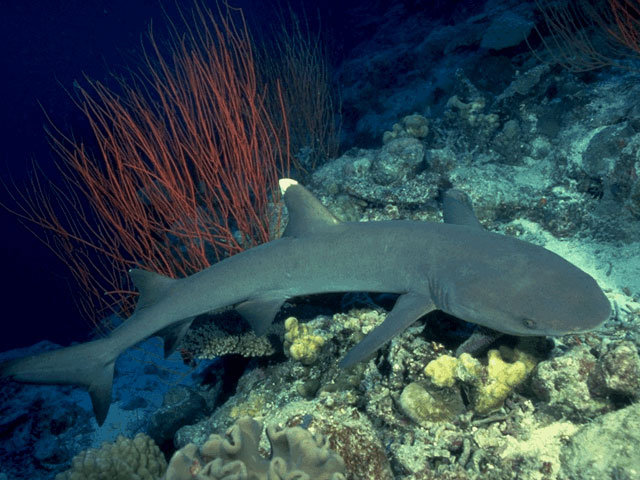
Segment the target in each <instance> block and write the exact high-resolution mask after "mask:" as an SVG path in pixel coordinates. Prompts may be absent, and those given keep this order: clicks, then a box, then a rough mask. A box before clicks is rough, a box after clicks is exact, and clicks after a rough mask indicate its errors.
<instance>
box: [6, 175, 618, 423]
mask: <svg viewBox="0 0 640 480" xmlns="http://www.w3.org/2000/svg"><path fill="white" fill-rule="evenodd" d="M285 186H286V187H288V188H287V189H286V193H285V196H284V199H285V202H286V204H287V207H288V209H289V216H290V220H289V224H288V226H287V229H286V230H285V234H284V235H283V237H282V238H280V239H278V240H274V241H271V242H269V243H266V244H263V245H260V246H258V247H255V248H252V249H249V250H247V251H245V252H243V253H240V254H238V255H235V256H233V257H231V258H228V259H225V260H223V261H221V262H219V263H217V264H215V265H213V266H211V267H209V268H207V269H205V270H203V271H201V272H199V273H196V274H194V275H192V276H190V277H187V278H184V279H179V280H172V279H168V278H166V277H162V276H160V275H156V274H153V273H150V272H144V271H141V270H134V271H132V272H131V275H132V278H133V280H134V282H135V283H136V285H137V286H138V288H139V290H140V294H141V295H140V299H139V301H138V305H137V308H136V311H135V313H134V314H133V315H132V316H131V317H130V318H129V319H128V320H127V321H126V322H124V323H123V324H122V325H121V326H120V327H119V328H117V329H116V330H114V331H113V332H112V333H111V335H109V336H108V337H106V338H104V339H100V340H96V341H93V342H88V343H84V344H80V345H76V346H72V347H68V348H63V349H60V350H56V351H52V352H47V353H44V354H40V355H36V356H32V357H27V358H24V359H18V360H14V361H11V362H7V363H5V364H2V365H0V377H10V378H13V379H14V380H17V381H22V382H32V383H64V384H75V385H81V386H85V387H86V388H87V389H88V390H89V393H90V394H91V399H92V402H93V406H94V411H95V413H96V418H97V420H98V423H100V424H101V423H102V422H103V421H104V419H105V417H106V415H107V412H108V409H109V405H110V403H111V387H112V379H113V365H114V362H115V360H116V358H117V357H118V356H119V355H120V354H121V353H122V352H123V351H125V350H126V349H128V348H130V347H131V346H133V345H135V344H137V343H139V342H140V341H142V340H144V339H146V338H148V337H150V336H153V335H161V336H162V337H163V338H164V340H165V351H166V353H170V352H171V351H173V349H174V348H175V346H176V345H177V343H178V342H179V340H180V339H181V338H182V336H183V335H184V333H185V332H186V330H187V329H188V328H189V326H190V324H191V321H192V320H193V318H194V317H195V316H197V315H199V314H202V313H206V312H210V311H214V310H218V309H221V308H224V307H228V306H233V307H234V308H236V309H237V310H238V311H239V312H240V313H241V314H242V315H243V316H244V317H245V318H246V319H247V320H248V321H249V323H250V324H251V326H252V327H253V329H254V330H255V331H256V332H257V333H258V334H261V333H264V332H265V331H266V330H267V328H268V327H269V325H270V324H271V322H272V320H273V318H274V317H275V315H276V313H277V312H278V310H279V309H280V307H281V305H282V303H283V302H284V301H285V300H287V299H289V298H292V297H296V296H303V295H309V294H315V293H327V292H347V291H370V292H389V293H396V294H399V295H400V297H399V299H398V301H397V302H396V305H395V306H394V308H393V310H392V311H391V312H390V314H389V315H388V317H387V319H386V320H385V322H384V323H383V324H382V325H381V326H379V327H378V328H377V329H375V330H374V331H373V332H371V333H370V334H369V335H368V336H367V337H365V339H363V341H362V342H360V343H359V344H358V345H356V346H355V347H354V349H352V350H351V351H350V352H349V353H348V354H347V356H346V357H345V359H343V361H342V365H343V366H349V365H352V364H354V363H356V362H358V361H360V360H362V359H364V358H365V357H367V356H368V355H369V354H371V353H372V352H373V351H375V350H377V349H378V348H379V347H380V346H382V345H383V344H384V343H386V342H387V341H388V340H389V339H391V338H392V337H393V336H394V335H396V334H398V333H400V332H401V331H403V330H404V329H405V328H406V327H408V326H409V325H411V324H412V323H413V322H414V321H415V320H417V319H418V318H420V317H421V316H423V315H424V314H426V313H428V312H430V311H433V310H436V309H440V310H443V311H445V312H447V313H450V314H452V315H455V316H457V317H459V318H461V319H464V320H467V321H471V322H474V323H477V324H479V325H483V326H485V327H489V328H491V329H494V330H497V331H499V332H503V333H508V334H513V335H558V334H566V333H571V332H580V331H585V330H589V329H592V328H595V327H596V326H598V325H599V324H601V323H602V322H603V321H605V320H606V319H607V318H608V316H609V314H610V305H609V302H608V300H607V299H606V297H605V295H604V294H603V293H602V291H601V290H600V288H599V287H598V285H597V284H596V282H595V281H594V280H593V278H591V277H590V276H589V275H588V274H586V273H584V272H583V271H582V270H580V269H578V268H577V267H575V266H574V265H572V264H570V263H569V262H567V261H566V260H564V259H562V258H561V257H559V256H558V255H556V254H554V253H551V252H549V251H547V250H545V249H544V248H542V247H539V246H536V245H533V244H530V243H527V242H523V241H520V240H517V239H515V238H511V237H506V236H503V235H498V234H495V233H491V232H487V231H485V230H483V229H482V228H481V227H480V224H479V223H478V222H477V219H476V217H475V215H473V211H472V210H471V208H470V207H469V206H468V205H467V203H466V202H465V201H464V198H463V197H461V196H460V194H459V193H454V194H451V195H449V196H447V197H446V201H445V212H444V213H445V221H446V222H448V223H444V224H440V223H431V222H414V221H388V222H363V223H357V222H356V223H350V222H345V223H342V222H339V221H338V220H336V219H335V218H334V217H333V216H332V215H331V214H330V213H329V212H328V211H327V210H326V209H325V208H324V207H323V206H322V205H321V204H320V202H319V201H318V200H317V199H315V198H314V197H313V196H312V195H311V194H310V193H309V192H308V191H307V190H306V189H305V188H304V187H302V186H300V185H298V184H297V183H295V182H293V181H290V182H289V183H285Z"/></svg>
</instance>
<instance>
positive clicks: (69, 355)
mask: <svg viewBox="0 0 640 480" xmlns="http://www.w3.org/2000/svg"><path fill="white" fill-rule="evenodd" d="M109 346H110V344H109V341H108V339H101V340H96V341H93V342H88V343H83V344H80V345H74V346H72V347H67V348H61V349H59V350H54V351H51V352H46V353H41V354H38V355H32V356H29V357H25V358H19V359H17V360H10V361H8V362H4V363H1V364H0V378H8V379H12V380H15V381H17V382H22V383H38V384H55V385H60V384H62V385H77V386H81V387H84V388H86V389H87V391H88V392H89V395H90V396H91V403H92V404H93V412H94V413H95V416H96V421H97V422H98V425H102V424H103V423H104V421H105V419H106V418H107V413H108V412H109V406H110V405H111V390H112V387H113V370H114V363H115V359H116V356H117V355H116V354H114V353H112V352H111V350H112V349H110V348H109Z"/></svg>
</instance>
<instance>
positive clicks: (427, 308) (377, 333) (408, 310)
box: [340, 293, 436, 368]
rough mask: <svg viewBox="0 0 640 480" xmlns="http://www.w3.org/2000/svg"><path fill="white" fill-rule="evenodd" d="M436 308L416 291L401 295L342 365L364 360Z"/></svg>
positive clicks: (345, 358) (429, 300)
mask: <svg viewBox="0 0 640 480" xmlns="http://www.w3.org/2000/svg"><path fill="white" fill-rule="evenodd" d="M435 309H436V306H435V304H434V303H433V300H431V298H429V297H425V296H423V295H417V294H414V293H406V294H404V295H401V296H400V297H399V298H398V300H397V301H396V304H395V305H394V307H393V309H392V310H391V312H389V315H387V318H386V319H385V321H384V322H382V324H381V325H379V326H378V327H376V328H375V329H374V330H373V331H372V332H370V333H369V334H368V335H367V336H366V337H364V339H362V341H361V342H360V343H358V344H357V345H356V346H355V347H353V348H352V349H351V350H349V352H348V353H347V355H345V357H344V358H343V359H342V360H341V361H340V367H342V368H347V367H351V366H353V365H355V364H356V363H358V362H360V361H362V360H364V359H365V358H367V357H368V356H369V355H371V354H372V353H373V352H375V351H376V350H378V349H379V348H380V347H382V346H383V345H384V344H385V343H387V342H388V341H389V340H391V339H392V338H393V337H395V336H396V335H398V334H399V333H402V332H403V331H404V330H405V329H406V328H407V327H409V325H411V324H412V323H413V322H415V321H416V320H418V319H419V318H420V317H422V316H423V315H426V314H427V313H429V312H431V311H433V310H435Z"/></svg>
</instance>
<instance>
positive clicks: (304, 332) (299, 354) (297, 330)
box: [284, 317, 324, 365]
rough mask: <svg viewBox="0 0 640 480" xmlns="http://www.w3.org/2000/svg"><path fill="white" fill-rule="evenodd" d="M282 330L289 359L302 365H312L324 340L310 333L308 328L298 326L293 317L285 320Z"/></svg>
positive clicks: (296, 320)
mask: <svg viewBox="0 0 640 480" xmlns="http://www.w3.org/2000/svg"><path fill="white" fill-rule="evenodd" d="M284 328H285V330H286V333H285V334H284V340H285V347H288V349H289V354H290V355H291V358H293V359H294V360H297V361H299V362H301V363H302V364H303V365H312V364H314V363H315V362H316V360H318V355H319V354H320V350H321V349H322V346H323V345H324V338H322V337H321V336H320V335H313V334H312V333H310V332H309V327H307V326H306V325H300V324H299V323H298V319H296V318H295V317H289V318H287V319H286V320H285V321H284Z"/></svg>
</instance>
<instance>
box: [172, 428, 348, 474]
mask: <svg viewBox="0 0 640 480" xmlns="http://www.w3.org/2000/svg"><path fill="white" fill-rule="evenodd" d="M261 433H262V423H260V422H258V421H256V420H254V419H252V418H251V417H243V418H240V419H239V420H237V421H236V423H235V424H234V425H233V426H232V427H231V428H230V429H229V430H228V431H227V435H226V437H222V436H220V435H211V436H210V437H209V440H208V441H207V442H206V443H205V444H204V445H202V446H201V447H198V446H196V445H194V444H192V443H190V444H188V445H186V446H185V447H184V448H182V449H181V450H179V451H178V452H176V453H175V455H174V456H173V458H172V459H171V461H170V462H169V468H168V470H167V473H166V475H165V477H164V480H192V479H197V480H289V479H295V480H344V479H345V478H346V477H345V475H344V472H345V466H344V461H343V460H342V458H341V457H340V456H339V455H338V454H337V453H335V452H333V451H331V450H329V448H328V446H327V445H328V443H327V441H326V439H325V438H324V437H322V436H320V435H315V436H314V435H312V434H311V433H309V432H308V431H307V430H305V429H304V428H301V427H293V428H286V429H284V430H281V429H278V428H277V427H275V426H269V427H267V438H268V440H269V443H270V444H271V455H270V457H269V458H265V457H263V456H262V455H261V454H260V451H259V443H260V435H261Z"/></svg>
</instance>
